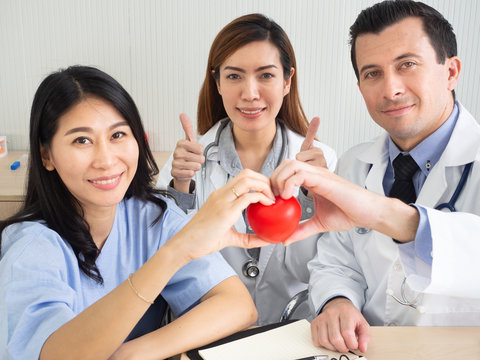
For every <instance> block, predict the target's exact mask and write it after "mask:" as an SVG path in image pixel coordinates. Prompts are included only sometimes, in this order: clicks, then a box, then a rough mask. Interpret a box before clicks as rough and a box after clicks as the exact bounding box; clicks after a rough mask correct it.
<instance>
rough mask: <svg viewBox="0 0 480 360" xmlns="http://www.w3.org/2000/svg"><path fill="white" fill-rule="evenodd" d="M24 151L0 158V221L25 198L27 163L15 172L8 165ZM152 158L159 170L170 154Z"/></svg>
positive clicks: (158, 153) (163, 153) (159, 153)
mask: <svg viewBox="0 0 480 360" xmlns="http://www.w3.org/2000/svg"><path fill="white" fill-rule="evenodd" d="M23 154H27V152H26V151H9V152H8V154H7V156H5V157H3V158H0V220H2V219H5V218H7V217H8V216H10V215H11V214H13V213H14V212H15V211H16V210H17V209H18V208H19V207H20V205H21V203H22V201H23V199H24V196H25V186H26V175H27V162H26V160H28V158H25V157H24V158H22V159H23V161H22V162H21V164H20V167H19V168H18V169H17V170H10V165H12V163H13V162H14V161H16V160H18V159H20V157H21V156H22V155H23ZM153 156H154V157H155V161H156V162H157V165H158V167H159V169H161V168H162V167H163V165H164V164H165V162H166V161H167V160H168V158H169V156H170V152H154V153H153Z"/></svg>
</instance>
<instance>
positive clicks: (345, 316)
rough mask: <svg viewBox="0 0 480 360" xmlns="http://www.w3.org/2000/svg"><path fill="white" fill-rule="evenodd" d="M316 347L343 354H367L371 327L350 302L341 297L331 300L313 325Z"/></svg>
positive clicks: (314, 320)
mask: <svg viewBox="0 0 480 360" xmlns="http://www.w3.org/2000/svg"><path fill="white" fill-rule="evenodd" d="M311 330H312V340H313V343H314V344H315V345H316V346H322V347H324V348H326V349H329V350H334V351H338V352H342V353H346V352H348V350H360V351H361V352H363V353H364V352H366V351H367V347H368V344H369V342H370V325H368V323H367V321H366V320H365V318H364V317H363V315H362V314H361V313H360V311H358V309H357V308H356V307H355V306H354V305H353V304H352V303H351V302H350V300H348V299H346V298H343V297H340V298H335V299H332V300H330V301H329V302H328V303H327V304H326V305H325V306H324V307H323V309H322V312H321V313H320V315H318V316H317V317H316V318H315V319H313V321H312V323H311Z"/></svg>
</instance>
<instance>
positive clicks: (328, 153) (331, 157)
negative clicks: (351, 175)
mask: <svg viewBox="0 0 480 360" xmlns="http://www.w3.org/2000/svg"><path fill="white" fill-rule="evenodd" d="M287 134H288V139H289V147H291V150H289V153H290V154H291V156H293V157H294V156H295V155H296V154H297V153H298V152H300V149H301V147H302V143H303V141H304V140H305V136H303V135H300V134H298V133H296V132H294V131H292V130H290V129H287ZM313 146H314V147H317V148H320V149H322V151H323V155H324V156H325V160H326V161H327V165H328V168H329V169H330V170H332V171H333V170H334V169H335V166H336V163H337V153H336V151H335V150H333V148H332V147H330V146H329V145H327V144H325V143H323V142H320V141H318V140H314V141H313Z"/></svg>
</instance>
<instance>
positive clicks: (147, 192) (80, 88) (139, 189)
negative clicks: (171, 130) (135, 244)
mask: <svg viewBox="0 0 480 360" xmlns="http://www.w3.org/2000/svg"><path fill="white" fill-rule="evenodd" d="M87 98H97V99H101V100H104V101H106V102H108V103H109V104H110V105H112V106H113V107H114V108H115V109H116V110H117V111H118V112H119V113H120V114H121V115H122V117H123V118H124V119H125V120H126V121H127V122H128V125H129V126H130V128H131V130H132V133H133V136H134V137H135V139H136V141H137V143H138V149H139V157H138V166H137V171H136V173H135V176H134V177H133V179H132V182H131V184H130V186H129V187H128V189H127V192H126V194H125V198H127V199H128V198H130V197H132V196H135V197H138V198H140V199H142V200H145V201H152V202H154V203H156V204H157V205H158V206H159V208H160V212H159V216H158V218H157V220H156V221H158V219H160V218H161V216H162V214H163V212H164V211H165V209H166V203H165V202H164V201H163V200H161V199H160V198H158V197H157V196H156V194H164V192H162V191H160V190H156V189H155V188H154V187H153V180H154V177H155V175H157V174H158V167H157V164H156V163H155V160H154V158H153V155H152V152H151V151H150V148H149V146H148V142H147V139H146V136H145V131H144V128H143V125H142V121H141V118H140V114H139V112H138V110H137V107H136V105H135V103H134V101H133V99H132V98H131V96H130V95H129V94H128V93H127V91H126V90H125V89H124V88H123V87H122V86H121V85H120V84H119V83H118V82H117V81H116V80H115V79H113V78H112V77H111V76H110V75H108V74H106V73H104V72H103V71H101V70H98V69H96V68H93V67H87V66H71V67H69V68H67V69H62V70H59V71H57V72H54V73H52V74H50V75H49V76H47V77H46V78H45V79H44V80H43V81H42V83H41V84H40V86H39V87H38V89H37V92H36V93H35V97H34V99H33V104H32V110H31V114H30V153H29V164H28V182H27V190H26V197H25V202H24V203H23V206H22V208H21V209H20V210H19V211H18V212H17V213H16V214H15V215H13V216H12V217H10V218H8V219H7V220H5V221H1V222H0V240H1V233H2V231H3V230H4V229H5V228H6V227H7V226H9V225H11V224H14V223H18V222H22V221H39V220H43V221H45V223H46V225H47V226H48V227H49V228H51V229H52V230H54V231H56V232H57V233H58V234H59V235H60V236H61V237H62V238H63V239H64V240H65V241H66V242H68V243H69V244H70V246H71V247H72V249H73V251H74V252H75V256H76V257H77V260H78V265H79V267H80V269H81V270H82V271H83V272H84V273H85V274H86V275H87V276H89V277H90V278H92V279H94V280H96V281H98V282H99V283H102V282H103V278H102V276H101V274H100V272H99V270H98V268H97V266H96V263H95V260H96V258H97V256H98V254H99V250H98V248H97V246H96V245H95V243H94V241H93V239H92V236H91V235H90V228H89V225H88V223H87V222H86V221H85V219H84V216H83V215H84V214H83V209H82V207H81V205H80V203H79V202H78V200H77V199H76V198H75V197H74V196H73V195H72V194H71V193H70V191H69V190H68V189H67V187H66V186H65V184H64V183H63V181H62V180H61V178H60V176H59V175H58V173H57V171H55V170H54V171H48V170H46V169H45V168H44V166H43V164H42V156H41V152H40V147H41V146H42V147H43V148H44V149H46V150H48V149H50V145H51V141H52V138H53V136H54V135H55V133H56V131H57V129H58V122H59V118H60V117H61V116H62V115H63V114H65V113H66V112H67V111H69V110H70V109H71V108H72V107H73V106H75V105H77V104H78V103H80V102H82V101H84V100H85V99H87ZM66 220H68V221H66Z"/></svg>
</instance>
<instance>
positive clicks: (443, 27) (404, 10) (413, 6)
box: [350, 0, 457, 80]
mask: <svg viewBox="0 0 480 360" xmlns="http://www.w3.org/2000/svg"><path fill="white" fill-rule="evenodd" d="M408 17H417V18H419V19H421V20H422V23H423V30H424V31H425V33H426V34H427V36H428V38H429V39H430V43H431V45H432V47H433V49H434V50H435V52H436V54H437V61H438V63H439V64H444V63H445V60H446V59H447V58H451V57H452V56H456V55H457V39H456V37H455V33H454V32H453V28H452V25H450V23H449V22H448V21H447V20H446V19H445V18H444V17H443V15H442V14H440V13H439V12H438V11H437V10H435V9H434V8H432V7H431V6H428V5H426V4H424V3H422V2H418V1H411V0H386V1H382V2H380V3H378V4H375V5H373V6H371V7H369V8H367V9H365V10H363V11H362V12H361V13H360V14H359V15H358V17H357V19H356V20H355V22H354V23H353V25H352V26H351V27H350V57H351V61H352V66H353V70H354V71H355V75H356V76H357V80H358V79H359V71H358V66H357V59H356V52H355V42H356V40H357V37H358V36H359V35H362V34H367V33H373V34H378V33H380V32H381V31H383V30H384V29H385V28H387V27H388V26H391V25H393V24H396V23H398V22H399V21H402V20H403V19H405V18H408Z"/></svg>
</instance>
